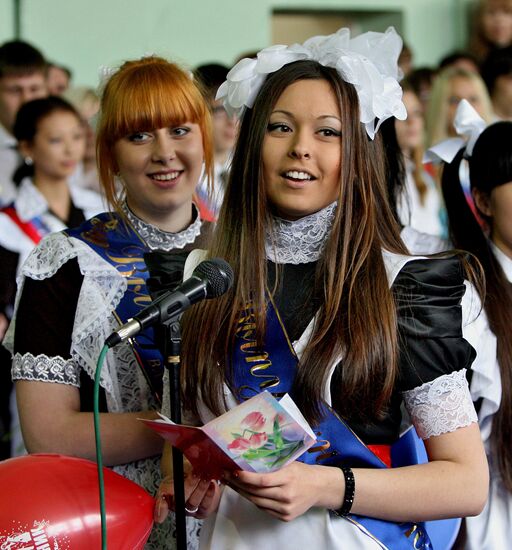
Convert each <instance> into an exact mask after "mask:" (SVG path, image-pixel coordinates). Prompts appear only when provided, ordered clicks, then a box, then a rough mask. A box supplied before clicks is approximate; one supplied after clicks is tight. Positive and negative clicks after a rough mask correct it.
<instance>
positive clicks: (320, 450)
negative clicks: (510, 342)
mask: <svg viewBox="0 0 512 550" xmlns="http://www.w3.org/2000/svg"><path fill="white" fill-rule="evenodd" d="M400 47H401V41H400V39H399V38H398V37H397V35H396V34H395V33H394V31H393V30H392V29H390V30H388V31H387V32H386V33H384V34H381V33H366V34H365V35H362V36H360V37H357V38H355V39H353V40H350V38H349V36H348V31H347V30H346V29H343V30H340V31H338V33H336V34H335V35H331V36H328V37H315V38H313V39H311V40H309V41H308V42H306V43H305V44H304V45H295V46H292V47H289V48H287V47H284V46H281V47H280V46H275V47H272V48H268V49H266V50H263V51H262V52H260V54H259V55H258V58H257V59H254V60H248V59H246V60H242V61H241V62H240V64H239V65H237V66H235V67H234V69H233V70H232V72H231V73H230V75H229V76H228V81H227V83H226V84H225V85H224V86H223V87H221V89H220V91H219V93H220V95H221V96H223V97H225V101H226V106H227V108H228V109H229V110H230V111H234V110H238V109H242V108H245V112H244V113H243V116H242V118H241V126H240V133H239V139H238V142H237V146H236V149H235V152H234V157H233V165H232V172H231V176H230V180H229V182H228V186H227V189H226V195H225V200H224V203H223V207H222V210H221V213H220V216H219V222H218V225H217V228H216V233H215V236H214V240H213V243H212V246H211V248H210V249H209V252H208V254H209V255H212V256H221V257H224V258H226V259H227V260H228V261H229V263H230V264H231V265H232V267H233V270H234V273H235V284H234V287H233V290H232V291H230V292H229V293H228V294H227V295H225V296H223V297H221V298H220V299H219V300H216V301H215V302H214V303H213V302H212V303H203V304H201V305H200V306H199V307H198V308H196V309H195V310H194V311H193V312H190V314H189V315H187V318H186V320H185V323H184V325H185V326H184V348H183V355H182V358H183V361H184V364H183V368H184V397H185V404H186V406H187V407H188V408H189V409H190V410H191V411H192V412H194V413H196V414H197V415H198V416H199V418H200V421H201V422H206V421H208V420H210V419H211V418H213V417H214V416H216V415H219V414H220V413H222V412H223V411H224V410H226V408H231V407H233V406H236V404H237V403H238V402H240V401H242V400H244V399H247V398H248V397H251V396H252V395H254V394H255V393H259V392H261V391H263V390H264V389H268V390H269V391H271V392H273V393H275V394H276V395H282V394H284V393H286V392H290V393H291V395H292V396H293V398H294V400H295V402H296V403H297V404H298V406H299V408H300V409H301V411H302V412H303V413H304V415H305V416H306V418H307V419H308V420H309V422H310V423H311V424H312V426H313V428H314V430H315V432H316V433H317V435H318V445H316V446H315V447H313V448H312V449H311V450H310V451H311V452H307V453H305V454H304V455H303V456H302V457H301V458H300V459H299V461H296V462H294V463H292V464H291V465H289V466H287V467H285V468H283V469H281V470H279V471H277V472H274V473H269V474H255V473H250V472H245V471H239V472H237V473H236V474H229V473H226V475H225V478H224V482H225V483H226V485H227V486H226V487H224V489H223V491H222V496H221V497H220V502H219V495H218V494H216V495H212V494H207V495H206V497H204V496H203V494H199V493H197V492H191V491H188V492H187V509H188V510H189V512H191V513H192V514H193V515H195V516H196V517H206V516H210V517H209V519H208V520H207V522H206V523H205V524H204V525H203V532H202V538H201V542H202V544H203V546H204V548H212V549H221V548H223V549H224V548H230V549H239V548H240V549H241V548H247V547H252V548H259V547H265V546H269V545H270V546H272V547H274V548H284V549H286V548H296V547H297V546H299V545H300V546H301V547H310V548H350V549H352V548H358V549H360V548H393V549H398V548H422V549H427V548H431V544H430V541H429V537H428V533H427V532H426V530H425V529H424V527H423V525H422V524H421V523H419V522H422V521H424V520H429V519H435V518H444V517H456V516H461V515H470V514H476V513H478V512H479V511H480V510H481V508H482V507H483V504H484V501H485V497H486V487H487V475H486V463H485V455H484V452H483V448H482V444H481V440H480V435H479V431H478V426H477V424H476V415H475V411H474V408H473V404H472V402H471V397H470V395H469V391H468V387H467V382H466V379H465V374H464V373H465V369H466V368H468V367H469V366H470V364H471V361H472V359H473V357H474V351H473V350H472V348H471V347H470V346H469V344H468V343H467V342H466V341H465V340H463V338H462V336H461V328H460V324H461V320H460V308H459V302H460V299H461V297H462V295H463V293H464V286H463V273H462V269H461V267H460V264H459V262H458V260H457V259H447V260H425V259H415V258H413V257H410V256H407V252H406V250H405V247H404V245H403V244H402V242H401V240H400V235H399V228H398V226H397V224H396V222H395V221H394V219H393V216H392V214H391V211H390V208H389V206H388V200H387V197H386V185H385V181H384V173H385V168H384V158H383V148H382V142H381V139H380V136H379V134H378V132H377V130H378V127H379V125H380V122H382V121H383V120H385V119H387V118H389V117H391V116H398V117H401V118H403V117H404V116H405V113H404V108H403V104H402V103H401V99H400V98H401V90H400V88H399V85H398V83H397V80H396V77H397V70H396V60H397V57H398V53H399V51H400ZM390 60H392V61H393V62H391V61H390ZM229 110H228V112H229ZM377 119H378V121H377ZM199 256H200V254H198V253H194V256H193V257H192V256H191V257H190V262H189V263H190V264H193V262H194V261H197V260H198V259H199ZM188 267H192V265H189V266H188ZM188 267H187V269H188ZM390 287H391V288H390ZM197 334H207V335H208V338H203V339H201V340H198V339H197V338H194V337H193V336H194V335H197ZM251 350H253V351H251ZM402 402H405V405H406V406H407V408H408V410H409V414H410V416H411V418H412V421H413V423H414V425H415V426H416V429H417V431H418V433H419V434H420V436H421V437H422V438H423V439H424V440H425V445H426V447H427V451H428V455H429V459H430V462H429V463H428V464H422V465H410V466H404V467H399V466H402V465H404V464H406V463H407V460H406V458H405V457H404V456H398V455H396V454H394V452H392V451H391V444H393V443H394V442H396V441H397V440H398V437H399V432H400V422H401V413H400V406H401V404H402ZM388 466H394V467H392V468H389V467H388ZM469 480H471V483H468V482H469ZM162 491H163V492H164V493H165V492H172V488H171V487H169V486H168V485H166V486H165V487H163V489H162ZM160 512H161V510H160ZM214 512H215V513H214Z"/></svg>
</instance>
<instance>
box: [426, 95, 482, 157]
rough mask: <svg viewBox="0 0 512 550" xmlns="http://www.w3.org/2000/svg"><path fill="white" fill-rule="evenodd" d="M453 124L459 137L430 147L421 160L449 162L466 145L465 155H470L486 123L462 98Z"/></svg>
mask: <svg viewBox="0 0 512 550" xmlns="http://www.w3.org/2000/svg"><path fill="white" fill-rule="evenodd" d="M453 126H454V128H455V131H456V132H457V134H458V135H459V136H460V137H456V138H449V139H446V140H444V141H441V142H440V143H437V144H436V145H433V146H432V147H430V149H428V151H427V152H426V153H425V156H424V157H423V162H434V163H439V162H441V161H444V162H448V163H450V162H452V160H453V159H454V158H455V155H456V154H457V153H458V152H459V151H460V149H462V147H464V146H466V151H465V156H466V157H470V156H471V155H472V154H473V148H474V146H475V143H476V140H477V139H478V138H479V137H480V134H481V133H482V132H483V131H484V130H485V129H486V128H487V123H486V122H485V120H484V119H483V118H482V117H481V116H480V115H479V114H478V113H477V112H476V110H475V109H474V107H473V106H472V105H471V103H469V101H467V100H466V99H462V100H461V101H460V103H459V105H458V107H457V110H456V111H455V119H454V121H453Z"/></svg>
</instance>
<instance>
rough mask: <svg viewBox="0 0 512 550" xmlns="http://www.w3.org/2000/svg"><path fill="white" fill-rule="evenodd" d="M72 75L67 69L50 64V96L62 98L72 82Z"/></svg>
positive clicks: (47, 78)
mask: <svg viewBox="0 0 512 550" xmlns="http://www.w3.org/2000/svg"><path fill="white" fill-rule="evenodd" d="M71 77H72V73H71V71H70V70H69V69H68V68H67V67H63V66H62V65H56V64H55V63H49V64H48V72H47V76H46V85H47V87H48V93H49V94H50V95H55V96H61V95H62V94H63V93H64V92H65V91H66V90H67V89H68V88H69V85H70V82H71Z"/></svg>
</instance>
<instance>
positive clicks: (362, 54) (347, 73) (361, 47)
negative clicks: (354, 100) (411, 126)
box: [217, 27, 407, 139]
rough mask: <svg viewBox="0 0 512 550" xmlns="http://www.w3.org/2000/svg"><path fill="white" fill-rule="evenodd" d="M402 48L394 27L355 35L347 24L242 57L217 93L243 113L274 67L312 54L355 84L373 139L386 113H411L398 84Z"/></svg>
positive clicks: (230, 107) (229, 108)
mask: <svg viewBox="0 0 512 550" xmlns="http://www.w3.org/2000/svg"><path fill="white" fill-rule="evenodd" d="M401 50H402V39H401V38H400V36H398V34H397V33H396V31H395V29H394V28H393V27H389V28H388V29H387V31H386V32H385V33H381V32H366V33H364V34H361V35H359V36H357V37H356V38H352V39H351V38H350V30H349V29H345V28H343V29H340V30H338V31H337V32H336V33H334V34H330V35H328V36H314V37H313V38H310V39H309V40H306V42H304V44H293V46H282V45H280V46H270V47H269V48H265V49H264V50H261V51H260V52H259V53H258V57H257V58H256V59H248V58H245V59H242V60H241V61H239V62H238V63H237V64H236V65H235V66H234V67H233V68H232V69H231V71H229V73H228V76H227V80H226V82H224V83H223V84H222V86H221V87H220V88H219V90H218V92H217V99H222V100H223V103H224V106H225V108H226V111H227V112H228V113H229V114H230V115H231V116H232V115H238V116H240V115H241V114H242V112H243V111H244V109H245V108H246V107H249V108H250V107H252V106H253V105H254V101H255V100H256V96H257V95H258V92H259V90H260V88H261V86H262V84H263V82H264V80H265V78H266V77H267V75H268V74H269V73H273V72H275V71H278V70H279V69H280V68H281V67H283V66H284V65H287V64H288V63H293V62H294V61H300V60H303V59H310V60H313V61H317V62H318V63H320V64H321V65H324V66H326V67H333V68H335V69H336V70H337V71H338V72H339V73H340V75H341V76H342V78H343V79H344V80H346V81H347V82H349V83H350V84H353V85H354V87H355V89H356V91H357V95H358V97H359V109H360V112H361V122H362V123H363V124H364V125H365V128H366V132H367V134H368V136H370V138H371V139H373V138H374V137H375V133H376V132H377V130H378V129H379V126H380V125H381V124H382V122H384V121H385V120H386V119H388V118H390V117H392V116H394V117H396V118H398V119H400V120H404V119H405V118H406V117H407V112H406V110H405V106H404V104H403V103H402V89H401V87H400V84H398V79H399V77H400V76H401V74H400V71H399V69H398V56H399V55H400V51H401ZM376 119H378V120H377V122H376Z"/></svg>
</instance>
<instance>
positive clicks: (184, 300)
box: [105, 258, 233, 550]
mask: <svg viewBox="0 0 512 550" xmlns="http://www.w3.org/2000/svg"><path fill="white" fill-rule="evenodd" d="M232 284H233V271H232V269H231V266H230V265H229V264H228V263H227V262H226V261H224V260H222V259H220V258H214V259H212V260H206V261H204V262H201V263H200V264H199V265H198V266H197V267H196V269H195V270H194V272H193V273H192V276H191V277H190V279H187V280H186V281H184V282H183V283H182V284H181V285H180V286H179V287H178V288H177V289H176V290H175V291H167V292H165V293H163V294H162V295H161V296H160V297H158V298H157V299H156V300H155V301H154V302H153V303H152V304H151V305H149V306H148V307H146V308H145V309H143V310H142V311H141V312H140V313H139V314H138V315H136V316H135V317H134V318H133V319H131V320H130V321H128V322H127V323H126V324H124V325H123V326H122V327H120V328H119V329H118V330H117V331H115V332H113V333H112V334H111V335H110V336H109V337H108V338H107V340H106V341H105V344H106V345H107V346H108V347H110V348H111V347H113V346H115V345H117V344H118V343H119V342H122V341H123V340H126V339H127V338H131V337H132V336H135V335H136V334H138V333H139V332H140V331H141V330H144V329H145V328H147V327H148V326H151V325H154V324H158V323H159V324H161V325H163V327H164V349H163V352H164V365H165V368H166V369H167V370H168V371H169V395H170V402H171V420H172V421H173V422H175V423H176V424H181V391H180V389H181V386H180V367H181V330H180V319H181V315H182V314H183V312H184V311H185V310H186V309H188V308H189V307H190V306H191V305H193V304H195V303H196V302H199V301H201V300H204V299H210V298H216V297H218V296H221V295H222V294H224V293H225V292H226V291H227V290H228V289H229V288H230V287H231V285H232ZM172 464H173V480H174V509H175V517H176V544H177V549H178V550H186V549H187V529H186V514H185V512H186V508H185V487H184V471H183V454H182V452H181V451H180V450H179V449H177V448H175V447H173V449H172Z"/></svg>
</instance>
